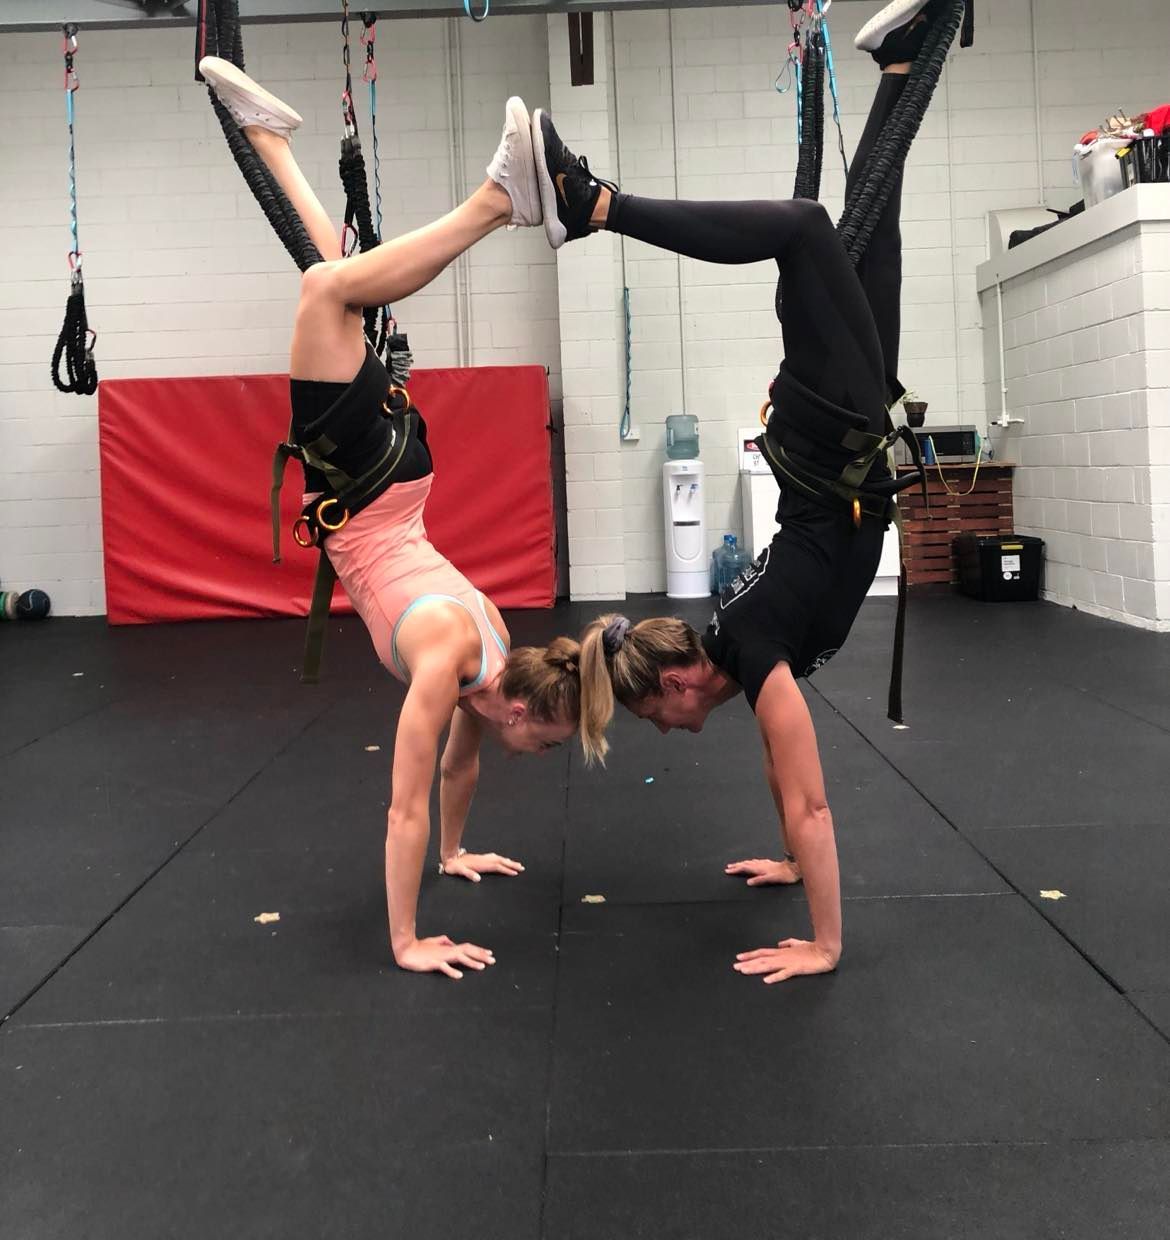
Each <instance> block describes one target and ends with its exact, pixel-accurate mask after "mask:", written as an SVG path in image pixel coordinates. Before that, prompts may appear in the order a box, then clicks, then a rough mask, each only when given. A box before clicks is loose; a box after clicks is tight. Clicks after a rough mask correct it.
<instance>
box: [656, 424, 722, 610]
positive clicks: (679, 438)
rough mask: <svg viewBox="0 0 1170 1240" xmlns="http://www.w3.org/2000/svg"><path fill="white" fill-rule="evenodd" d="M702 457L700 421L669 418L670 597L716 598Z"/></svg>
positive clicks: (665, 481) (666, 511) (665, 479)
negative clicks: (711, 571) (712, 586)
mask: <svg viewBox="0 0 1170 1240" xmlns="http://www.w3.org/2000/svg"><path fill="white" fill-rule="evenodd" d="M698 456H699V420H698V418H696V417H694V416H693V415H692V414H686V413H683V414H672V415H671V416H670V417H669V418H667V419H666V457H667V460H666V464H665V465H663V467H662V503H663V528H664V530H665V533H666V596H667V598H707V597H708V596H709V595H710V593H711V576H710V567H709V565H708V557H707V521H706V516H705V515H704V514H705V509H706V494H705V490H704V486H703V462H702V461H700V460H699V459H698Z"/></svg>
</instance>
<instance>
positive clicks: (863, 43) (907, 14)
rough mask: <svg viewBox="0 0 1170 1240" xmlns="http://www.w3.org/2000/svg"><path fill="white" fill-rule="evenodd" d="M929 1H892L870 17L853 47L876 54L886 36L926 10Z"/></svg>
mask: <svg viewBox="0 0 1170 1240" xmlns="http://www.w3.org/2000/svg"><path fill="white" fill-rule="evenodd" d="M929 3H930V0H893V2H892V3H891V4H887V5H886V7H885V8H884V9H882V11H881V12H880V13H878V14H877V15H876V16H875V17H871V18H870V19H869V21H867V22H866V23H865V25H864V26H862V28H861V29H860V30H859V31H858V32H857V38H855V39H854V40H853V46H854V47H856V48H857V49H858V51H862V52H876V51H877V49H878V48H879V47H881V45H882V44H883V43H884V42H885V39H886V35H888V34H890V33H891V32H892V31H894V30H897V29H898V27H899V26H904V25H906V23H907V22H908V21H910V20H911V19H912V18H914V17H916V16H917V15H918V14H919V13H921V12H922V10H923V9H924V8H926V6H927V4H929Z"/></svg>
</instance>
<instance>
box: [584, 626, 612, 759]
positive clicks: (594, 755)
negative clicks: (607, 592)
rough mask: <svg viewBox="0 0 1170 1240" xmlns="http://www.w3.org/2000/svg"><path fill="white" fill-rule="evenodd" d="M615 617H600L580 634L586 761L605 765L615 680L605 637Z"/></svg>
mask: <svg viewBox="0 0 1170 1240" xmlns="http://www.w3.org/2000/svg"><path fill="white" fill-rule="evenodd" d="M613 618H614V617H613V616H600V617H599V618H598V619H596V620H594V621H593V623H592V624H590V625H589V627H588V628H587V629H586V630H585V632H584V633H582V634H581V748H582V749H583V750H584V751H585V763H586V765H587V766H592V764H593V763H594V762H600V763H602V765H604V764H605V755H606V754H607V753H608V752H609V742H608V741H607V740H606V739H605V729H606V728H607V727H609V722H610V720H611V719H612V718H613V683H612V682H611V681H610V678H609V669H608V668H607V667H606V664H605V648H604V645H603V636H604V631H605V626H606V624H607V623H608V622H609V621H611V620H613Z"/></svg>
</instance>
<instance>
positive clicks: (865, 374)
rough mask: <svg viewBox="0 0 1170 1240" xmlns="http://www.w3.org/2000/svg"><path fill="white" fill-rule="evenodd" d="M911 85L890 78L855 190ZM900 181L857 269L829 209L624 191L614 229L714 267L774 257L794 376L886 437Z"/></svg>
mask: <svg viewBox="0 0 1170 1240" xmlns="http://www.w3.org/2000/svg"><path fill="white" fill-rule="evenodd" d="M906 80H907V79H906V77H905V76H903V75H901V74H891V73H883V74H882V77H881V82H880V84H879V86H878V90H877V95H876V97H875V99H874V103H873V107H872V109H871V111H870V116H869V120H868V122H867V124H866V127H865V132H864V133H863V135H862V139H861V143H860V145H859V146H858V149H857V154H856V156H855V157H854V160H853V167H852V169H851V171H850V174H849V182H848V186H849V188H852V185H853V183H854V181H855V179H856V178H857V177H858V176H860V175H861V173H862V171H863V170H864V167H865V162H866V159H867V158H868V155H869V152H870V150H871V149H872V147H873V145H874V143H875V142H876V140H877V138H878V135H879V134H880V133H881V130H882V127H883V125H884V124H885V122H886V119H887V117H888V116H889V114H890V112H891V111H892V109H893V107H894V104H895V103H896V102H897V100H898V97H899V95H900V94H901V93H902V89H903V87H904V86H905V85H906ZM901 201H902V175H901V170H899V171H898V174H897V183H896V184H895V186H894V190H893V193H892V194H891V195H890V200H889V203H888V205H887V206H886V208H885V210H884V212H883V213H882V216H881V219H880V220H879V222H878V225H877V228H876V230H875V232H874V234H873V239H872V241H871V242H870V245H869V249H868V251H867V253H866V255H865V258H864V259H863V260H862V263H861V265H860V266H859V267H858V268H857V269H856V270H855V269H854V267H853V264H852V263H851V262H850V261H849V257H848V255H847V254H846V253H845V247H844V246H843V245H842V244H841V240H840V238H839V237H838V235H837V230H836V229H835V228H834V227H833V222H832V220H830V218H829V216H828V214H827V212H826V211H825V209H824V207H822V206H821V205H820V204H819V203H815V202H810V201H808V200H804V199H794V200H792V201H787V202H766V201H754V202H675V201H669V200H663V199H655V198H638V197H636V196H635V195H633V194H622V193H617V194H614V196H613V201H612V202H611V204H610V209H609V217H608V221H607V223H606V227H607V228H608V229H609V230H610V231H611V232H617V233H621V234H623V235H624V236H627V237H634V238H635V239H636V240H638V241H645V242H647V243H649V244H650V245H655V246H659V247H661V248H662V249H665V250H670V251H672V252H674V253H676V254H685V255H686V256H687V257H688V258H696V259H700V260H702V261H703V262H708V263H756V262H760V261H761V260H763V259H765V258H774V259H775V260H776V262H777V264H778V265H779V267H780V272H781V278H782V280H783V285H784V299H783V313H782V316H781V331H782V335H783V338H784V355H785V359H786V361H787V363H788V368H789V370H790V371H791V372H792V374H793V375H794V376H795V378H797V379H798V380H799V381H800V382H801V383H803V384H804V385H805V386H806V387H808V388H810V389H811V390H812V391H814V392H816V393H817V394H818V395H819V396H821V397H823V398H824V399H825V400H828V401H831V402H832V403H833V404H835V405H839V406H841V407H843V408H845V409H849V410H851V411H852V412H855V413H861V414H864V415H865V416H866V417H867V418H869V421H870V429H871V430H872V431H875V432H877V433H879V434H880V433H884V430H885V426H884V421H885V407H886V403H887V399H888V395H887V393H888V390H889V389H890V387H891V385H892V384H896V381H897V380H896V371H897V364H898V333H899V325H900V324H899V319H900V314H899V306H900V297H901V282H902V248H901V247H902V239H901V232H900V231H899V223H898V217H899V213H900V211H901Z"/></svg>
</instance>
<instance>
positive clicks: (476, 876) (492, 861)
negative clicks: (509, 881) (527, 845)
mask: <svg viewBox="0 0 1170 1240" xmlns="http://www.w3.org/2000/svg"><path fill="white" fill-rule="evenodd" d="M439 873H440V874H449V875H450V876H451V877H452V878H466V879H467V880H468V881H469V882H473V883H478V882H479V880H480V878H481V877H482V876H483V875H484V874H508V875H510V876H511V877H513V878H514V877H515V876H516V875H517V874H523V873H524V866H523V865H521V864H520V862H519V861H513V860H512V858H511V857H501V856H500V854H499V853H469V852H464V851H463V849H460V850H459V851H458V853H456V854H455V856H454V857H451V858H449V859H448V860H446V861H440V862H439Z"/></svg>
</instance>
